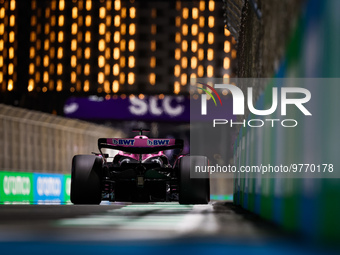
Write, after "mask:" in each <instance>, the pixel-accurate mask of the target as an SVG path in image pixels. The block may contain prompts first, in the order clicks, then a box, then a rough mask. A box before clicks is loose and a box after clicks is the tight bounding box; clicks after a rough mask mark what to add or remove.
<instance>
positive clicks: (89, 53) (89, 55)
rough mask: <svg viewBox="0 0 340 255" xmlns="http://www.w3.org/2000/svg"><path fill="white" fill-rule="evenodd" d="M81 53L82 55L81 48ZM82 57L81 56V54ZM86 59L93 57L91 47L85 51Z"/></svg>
mask: <svg viewBox="0 0 340 255" xmlns="http://www.w3.org/2000/svg"><path fill="white" fill-rule="evenodd" d="M79 52H80V53H81V48H79ZM80 55H81V54H80ZM84 57H85V58H86V59H89V58H90V57H91V49H90V47H87V48H86V49H85V51H84Z"/></svg>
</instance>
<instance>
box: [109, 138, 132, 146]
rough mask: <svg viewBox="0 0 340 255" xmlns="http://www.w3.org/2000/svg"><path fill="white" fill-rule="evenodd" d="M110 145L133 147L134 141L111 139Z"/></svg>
mask: <svg viewBox="0 0 340 255" xmlns="http://www.w3.org/2000/svg"><path fill="white" fill-rule="evenodd" d="M112 143H113V144H115V145H127V146H133V145H134V144H135V140H134V139H112Z"/></svg>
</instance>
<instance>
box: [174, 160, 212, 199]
mask: <svg viewBox="0 0 340 255" xmlns="http://www.w3.org/2000/svg"><path fill="white" fill-rule="evenodd" d="M195 166H208V159H207V157H204V156H184V157H182V158H181V159H180V162H179V203H180V204H207V203H209V201H210V180H209V173H204V175H205V178H190V168H192V170H193V171H194V167H195ZM201 177H202V175H201Z"/></svg>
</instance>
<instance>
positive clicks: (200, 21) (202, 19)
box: [198, 16, 205, 27]
mask: <svg viewBox="0 0 340 255" xmlns="http://www.w3.org/2000/svg"><path fill="white" fill-rule="evenodd" d="M198 23H199V26H200V27H204V23H205V19H204V17H203V16H201V17H200V18H199V22H198Z"/></svg>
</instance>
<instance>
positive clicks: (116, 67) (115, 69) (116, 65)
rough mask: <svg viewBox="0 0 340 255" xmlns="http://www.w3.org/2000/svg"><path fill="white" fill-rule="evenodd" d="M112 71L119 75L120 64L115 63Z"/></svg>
mask: <svg viewBox="0 0 340 255" xmlns="http://www.w3.org/2000/svg"><path fill="white" fill-rule="evenodd" d="M112 73H113V75H115V76H117V75H119V65H118V64H114V65H113V67H112Z"/></svg>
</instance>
